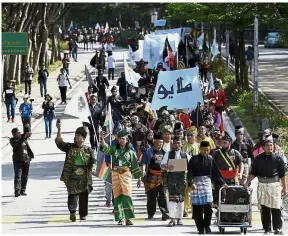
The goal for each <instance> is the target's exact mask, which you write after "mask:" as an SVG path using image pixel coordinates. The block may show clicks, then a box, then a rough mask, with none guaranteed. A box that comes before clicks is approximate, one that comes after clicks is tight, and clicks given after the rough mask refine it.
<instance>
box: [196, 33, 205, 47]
mask: <svg viewBox="0 0 288 236" xmlns="http://www.w3.org/2000/svg"><path fill="white" fill-rule="evenodd" d="M197 43H198V47H199V50H201V49H202V47H203V43H204V33H202V34H201V35H200V36H199V37H198V38H197Z"/></svg>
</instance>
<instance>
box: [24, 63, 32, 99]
mask: <svg viewBox="0 0 288 236" xmlns="http://www.w3.org/2000/svg"><path fill="white" fill-rule="evenodd" d="M33 74H34V70H33V69H32V67H31V66H29V64H27V66H26V69H25V71H24V79H25V80H24V82H25V94H28V95H29V97H30V96H31V83H32V80H33Z"/></svg>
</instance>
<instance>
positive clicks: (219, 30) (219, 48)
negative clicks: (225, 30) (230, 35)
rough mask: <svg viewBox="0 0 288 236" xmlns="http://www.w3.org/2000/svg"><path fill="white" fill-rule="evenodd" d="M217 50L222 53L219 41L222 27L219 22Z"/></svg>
mask: <svg viewBox="0 0 288 236" xmlns="http://www.w3.org/2000/svg"><path fill="white" fill-rule="evenodd" d="M218 32H219V33H218V40H217V41H218V42H219V44H218V50H219V54H220V55H222V43H221V32H222V27H221V24H219V25H218Z"/></svg>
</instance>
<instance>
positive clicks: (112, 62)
mask: <svg viewBox="0 0 288 236" xmlns="http://www.w3.org/2000/svg"><path fill="white" fill-rule="evenodd" d="M107 61H108V68H115V59H114V57H113V55H111V56H109V57H108V59H107Z"/></svg>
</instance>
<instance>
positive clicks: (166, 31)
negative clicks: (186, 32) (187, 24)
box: [152, 28, 182, 42]
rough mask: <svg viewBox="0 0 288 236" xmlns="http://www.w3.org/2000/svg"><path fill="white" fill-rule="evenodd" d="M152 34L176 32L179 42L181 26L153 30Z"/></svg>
mask: <svg viewBox="0 0 288 236" xmlns="http://www.w3.org/2000/svg"><path fill="white" fill-rule="evenodd" d="M152 34H154V35H160V34H162V35H163V34H178V37H179V42H180V41H181V38H182V28H176V29H167V30H155V32H153V33H152Z"/></svg>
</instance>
